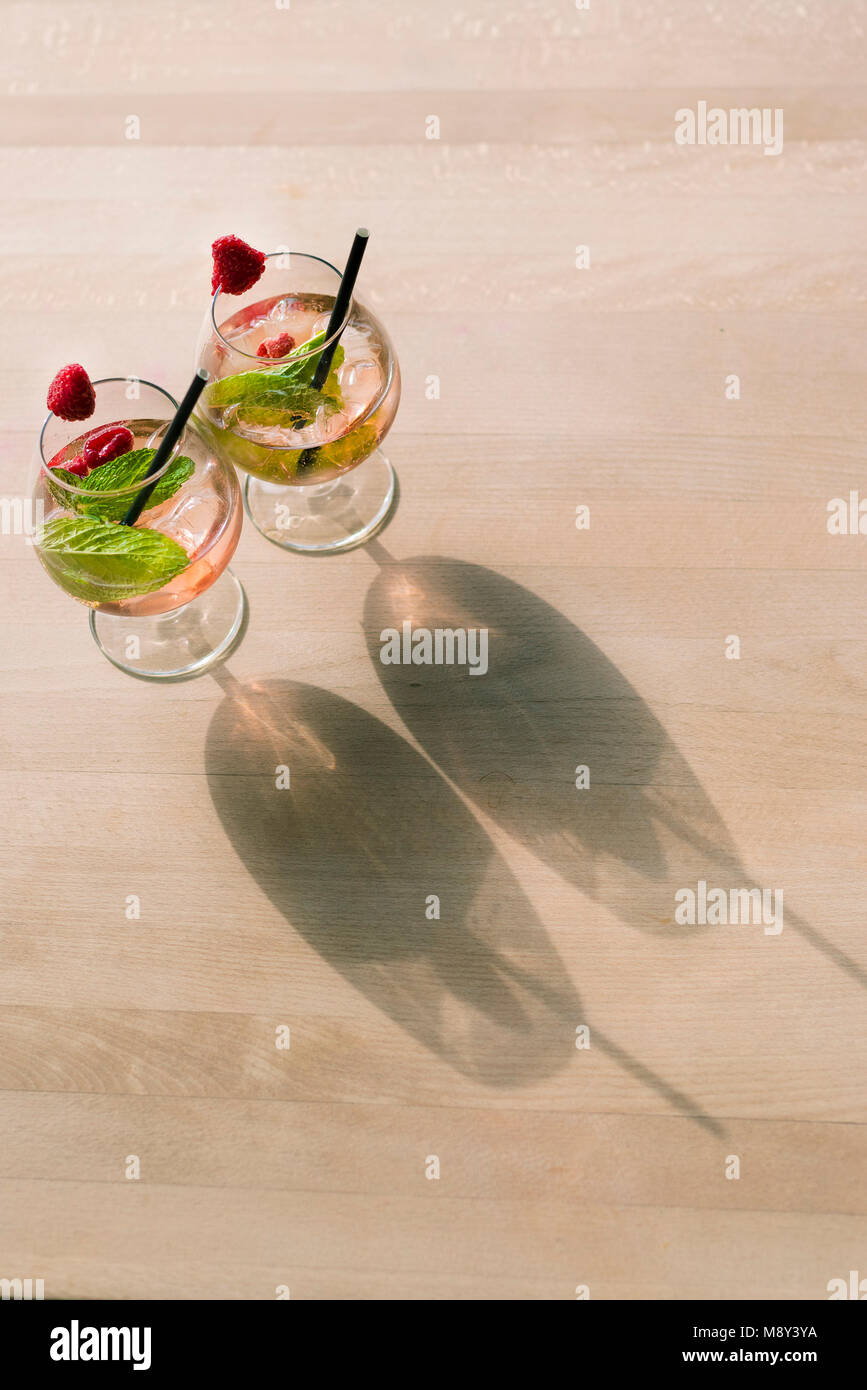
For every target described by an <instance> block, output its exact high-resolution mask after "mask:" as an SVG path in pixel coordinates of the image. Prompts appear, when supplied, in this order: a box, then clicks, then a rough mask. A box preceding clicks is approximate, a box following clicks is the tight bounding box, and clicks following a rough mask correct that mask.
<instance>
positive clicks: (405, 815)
mask: <svg viewBox="0 0 867 1390" xmlns="http://www.w3.org/2000/svg"><path fill="white" fill-rule="evenodd" d="M216 678H217V679H218V680H219V681H220V683H221V685H222V686H223V688H224V690H225V691H226V696H225V699H224V700H223V701H222V702H221V704H220V705H219V707H218V708H217V710H216V712H215V714H214V716H213V719H212V721H211V724H210V726H209V729H208V738H207V745H206V769H207V775H208V784H209V787H210V791H211V796H212V798H213V801H214V805H215V807H216V809H217V812H218V814H219V816H220V819H221V821H222V823H223V826H224V828H225V830H226V833H227V835H228V837H229V839H230V841H231V843H232V844H233V845H234V847H235V849H236V851H237V853H238V855H239V856H240V858H241V860H242V862H243V863H244V865H245V867H246V868H247V870H248V871H249V873H250V874H251V875H252V876H253V878H254V879H255V880H256V882H257V883H258V884H259V886H260V888H261V889H262V890H263V891H264V892H265V893H266V894H267V895H268V897H269V898H270V899H271V901H272V903H273V904H274V905H275V906H276V907H277V908H278V909H279V911H280V912H281V913H282V914H283V915H284V916H285V917H286V919H287V920H288V921H289V923H290V924H291V925H292V926H293V927H294V928H296V929H297V930H298V931H299V932H300V933H301V935H302V936H304V937H305V939H306V940H307V941H308V942H309V943H310V944H311V945H312V946H313V947H314V949H315V950H316V951H317V952H318V953H319V954H320V955H321V956H322V957H323V959H325V960H326V961H328V963H329V964H330V965H331V966H332V967H333V968H334V969H335V970H338V971H339V972H340V973H341V974H342V975H343V976H344V977H345V978H346V979H347V980H348V981H349V982H350V983H351V984H352V985H353V986H354V987H355V988H356V989H358V990H359V991H360V992H361V993H362V994H364V995H365V996H366V997H367V998H368V999H369V1000H370V1001H371V1002H372V1003H373V1004H375V1005H376V1006H377V1007H378V1008H379V1009H381V1010H382V1011H383V1012H384V1013H385V1014H387V1015H388V1016H389V1017H390V1018H392V1019H393V1020H394V1021H395V1022H396V1023H398V1024H399V1025H400V1026H401V1027H402V1028H404V1029H405V1030H406V1032H407V1033H408V1034H410V1035H411V1036H412V1037H414V1038H416V1039H417V1040H418V1041H419V1042H421V1043H422V1044H424V1046H426V1047H428V1048H430V1049H431V1050H432V1051H433V1052H435V1053H436V1054H438V1055H439V1056H441V1057H443V1058H444V1059H446V1060H447V1061H448V1062H450V1063H451V1064H452V1065H453V1066H454V1067H455V1068H457V1069H458V1070H459V1071H461V1072H463V1073H464V1074H466V1075H468V1076H471V1077H474V1078H477V1079H478V1080H480V1081H482V1082H484V1083H485V1084H487V1085H490V1086H497V1087H513V1086H519V1085H524V1084H528V1083H530V1082H533V1081H536V1080H538V1079H540V1078H543V1077H546V1076H549V1075H551V1074H552V1073H554V1072H556V1071H557V1070H558V1069H560V1068H561V1067H563V1066H565V1065H566V1063H567V1062H568V1061H569V1060H570V1059H572V1060H574V1056H575V1029H576V1027H577V1025H578V1024H586V1023H588V1022H589V1020H588V1018H587V1015H586V1011H585V1010H583V1008H582V1004H581V1000H580V998H579V996H578V994H577V993H576V991H575V989H574V987H573V985H572V982H571V980H570V978H569V976H568V974H567V972H566V970H565V968H564V966H563V964H562V962H561V960H560V957H559V956H558V954H557V951H556V950H555V948H554V946H553V945H552V943H551V941H550V940H549V938H548V936H547V933H546V932H545V930H544V928H543V926H542V924H541V923H540V922H539V921H538V919H537V918H536V916H535V914H534V912H533V909H532V907H531V906H530V904H529V902H528V901H527V899H526V897H525V896H524V894H523V892H522V890H521V888H520V886H519V885H518V883H517V882H516V880H515V878H514V877H513V875H512V873H511V872H510V870H509V868H508V866H507V865H506V863H505V862H504V861H503V859H502V857H501V856H500V855H499V854H498V853H497V851H496V848H495V846H494V845H493V844H492V842H491V840H490V839H489V838H488V836H487V835H486V834H485V832H484V830H483V829H482V827H481V826H480V825H479V823H478V822H477V821H476V819H475V817H474V816H473V815H471V814H470V812H469V811H468V810H467V808H466V807H465V806H464V804H463V802H462V801H461V800H460V798H459V797H457V796H456V795H455V793H454V792H453V791H452V790H451V788H450V787H449V786H448V784H447V783H446V782H445V780H444V779H443V778H442V777H441V776H440V775H439V774H438V772H437V771H436V770H435V769H434V768H433V767H431V765H430V763H428V762H427V760H426V759H424V758H422V757H421V756H420V755H419V754H418V753H416V752H415V751H414V749H412V748H411V747H410V745H409V744H408V743H407V742H406V740H405V739H403V738H401V737H399V736H398V735H397V734H395V733H393V732H392V731H391V730H390V729H389V728H387V727H386V725H384V724H383V723H381V722H380V721H379V720H378V719H375V718H373V717H372V716H371V715H369V714H367V713H366V712H365V711H364V710H362V709H360V708H359V707H358V706H356V705H353V704H351V703H349V702H348V701H346V700H343V699H341V698H339V697H338V696H336V695H332V694H329V693H328V692H326V691H323V690H319V689H316V688H315V687H312V686H306V685H303V684H300V683H295V682H288V681H276V680H275V681H263V682H255V683H250V684H243V685H242V684H240V683H239V682H237V681H235V680H234V679H233V678H232V677H231V676H229V675H228V673H226V672H222V673H219V674H218V676H217V677H216ZM280 768H288V769H289V786H288V788H285V789H281V788H278V786H277V785H276V782H277V778H278V775H279V773H278V769H280ZM284 779H285V774H284ZM431 895H436V896H437V897H438V899H439V911H440V916H439V919H438V920H437V919H429V918H428V916H427V915H426V913H427V910H428V908H427V905H428V902H429V899H430V896H431ZM593 1042H594V1045H595V1046H598V1047H600V1048H601V1049H602V1050H604V1051H605V1052H607V1053H608V1055H609V1056H611V1057H613V1058H614V1059H615V1060H616V1061H617V1062H618V1064H619V1065H621V1066H623V1067H624V1068H625V1069H626V1070H627V1071H629V1072H631V1074H632V1075H633V1076H635V1077H636V1078H637V1079H638V1080H639V1081H640V1082H641V1084H642V1085H648V1086H651V1087H653V1088H654V1089H655V1090H656V1091H657V1092H658V1093H659V1094H660V1095H661V1096H662V1097H663V1098H664V1100H665V1101H666V1102H667V1103H668V1104H671V1105H673V1106H675V1107H676V1108H677V1109H679V1110H681V1111H682V1112H684V1113H686V1114H689V1115H691V1116H692V1117H693V1118H695V1119H697V1120H698V1121H699V1122H700V1123H705V1124H707V1125H709V1126H710V1127H711V1128H714V1129H716V1128H717V1127H716V1125H715V1123H714V1122H713V1121H711V1120H708V1119H707V1118H706V1117H704V1116H702V1115H701V1114H700V1111H699V1107H698V1106H697V1105H696V1104H695V1103H694V1102H693V1101H692V1100H691V1099H690V1098H689V1097H688V1096H685V1095H683V1094H682V1093H681V1092H679V1091H678V1090H677V1089H676V1088H674V1087H672V1086H671V1085H669V1084H668V1083H667V1082H666V1081H665V1080H664V1079H663V1078H661V1077H659V1076H657V1075H656V1074H655V1073H653V1072H652V1071H651V1070H649V1069H648V1068H647V1067H645V1066H644V1065H643V1064H642V1063H641V1062H639V1061H638V1060H637V1059H635V1058H633V1057H631V1056H630V1055H629V1054H628V1053H627V1052H625V1051H624V1050H623V1049H622V1048H619V1047H618V1046H617V1045H616V1044H615V1043H613V1042H611V1041H609V1040H608V1039H607V1038H605V1037H604V1036H603V1035H601V1034H600V1033H599V1032H598V1031H597V1030H595V1029H594V1031H593Z"/></svg>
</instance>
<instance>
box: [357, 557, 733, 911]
mask: <svg viewBox="0 0 867 1390" xmlns="http://www.w3.org/2000/svg"><path fill="white" fill-rule="evenodd" d="M407 620H408V621H409V622H411V624H412V625H413V627H422V628H428V629H430V630H431V631H433V630H435V629H436V628H487V630H488V633H489V637H488V660H489V669H488V671H487V673H486V674H480V675H478V676H473V675H470V674H469V670H468V668H467V667H458V666H455V665H445V664H443V665H439V666H437V665H432V666H422V667H419V666H413V665H403V664H400V665H384V664H383V663H382V661H381V659H380V658H381V649H382V642H381V634H382V633H383V631H384V630H385V629H387V628H393V629H398V630H401V628H402V625H403V623H404V622H405V621H407ZM364 621H365V630H366V637H367V643H368V649H369V652H370V656H371V660H372V661H373V663H374V666H375V668H376V671H377V674H378V675H379V678H380V680H381V681H382V683H383V686H384V688H385V690H386V693H387V695H388V697H389V699H390V700H391V702H392V704H393V706H394V708H395V710H396V711H397V713H398V714H399V715H400V717H401V719H402V720H403V722H404V724H405V725H406V727H407V728H408V729H409V730H410V732H411V733H412V734H413V735H414V736H415V737H416V738H417V739H418V741H419V743H420V744H421V746H422V747H423V748H424V749H425V751H426V752H427V753H428V754H429V755H430V757H431V759H432V760H433V761H434V762H435V763H436V764H437V766H438V767H439V768H441V770H442V771H443V772H445V773H446V775H447V776H448V777H450V778H451V779H452V781H453V782H454V783H455V784H456V785H457V786H458V787H459V788H460V790H461V791H462V792H463V793H464V794H465V795H466V796H468V797H469V798H470V799H471V800H473V801H475V802H476V803H477V804H478V805H479V807H480V808H481V809H483V810H484V811H486V812H487V813H488V814H489V815H491V816H492V817H493V818H494V819H495V820H496V821H497V822H498V823H499V824H500V825H502V826H503V828H504V829H505V830H507V831H508V832H509V834H511V835H514V836H515V838H516V839H518V840H519V841H521V842H522V843H523V844H525V845H526V846H527V847H528V848H529V849H531V850H532V851H533V853H535V854H536V855H538V857H539V858H540V859H542V860H544V861H545V862H546V863H548V864H549V865H550V866H551V867H552V868H554V869H555V870H556V871H557V872H558V873H559V874H561V875H562V877H563V878H565V879H566V880H567V881H569V882H570V883H573V884H574V885H575V886H576V887H577V888H579V889H580V890H581V891H582V892H583V893H585V894H587V895H588V896H589V897H591V898H593V899H594V900H597V901H600V902H603V903H604V904H605V906H606V907H607V908H609V909H610V910H611V911H612V912H614V913H616V914H617V916H618V917H620V918H621V919H622V920H623V921H625V922H629V923H630V924H634V925H638V926H641V927H643V928H645V929H649V930H654V929H657V930H659V931H663V930H664V929H666V928H667V927H670V926H671V923H672V921H673V911H674V899H673V895H674V887H673V885H672V883H671V881H670V872H671V870H672V868H674V869H676V873H677V883H678V885H689V883H690V882H693V883H694V882H695V881H696V880H697V879H698V878H699V877H701V876H702V875H703V874H704V873H706V871H707V866H708V853H709V851H710V850H712V852H713V854H714V856H715V857H716V858H717V860H718V862H722V861H725V860H726V859H727V858H728V859H733V848H732V846H731V843H730V841H729V837H728V833H727V831H726V828H725V825H724V823H723V822H722V820H721V819H720V817H719V815H718V814H717V813H716V811H715V810H714V807H713V806H712V804H711V803H710V801H709V800H708V798H707V796H706V795H705V793H704V791H703V790H702V787H701V785H700V783H699V782H698V781H697V779H696V778H695V777H694V776H693V774H692V772H691V771H690V769H689V767H688V766H687V764H686V763H685V762H684V760H683V758H681V757H680V755H679V754H678V752H677V749H676V748H675V747H674V745H673V744H672V742H671V740H670V739H669V737H668V735H667V734H666V732H665V729H664V728H663V726H662V725H661V724H660V723H659V721H658V719H657V718H656V717H655V715H654V714H653V713H652V712H651V710H650V709H649V707H648V705H647V704H646V703H645V701H644V700H643V699H642V698H641V696H640V695H639V694H638V692H637V691H636V690H635V689H634V688H633V687H632V686H631V685H630V684H629V682H628V681H627V680H626V678H625V677H624V676H623V675H622V674H621V672H620V671H619V670H618V669H617V667H616V666H614V665H613V664H612V662H611V661H609V659H608V658H607V657H606V656H605V655H604V653H603V652H602V651H600V649H599V648H598V647H597V646H596V645H595V644H594V643H593V642H591V641H590V639H589V638H588V637H585V636H584V634H583V633H582V632H580V631H579V630H578V629H577V628H576V627H574V625H573V624H572V623H570V622H569V621H568V620H567V619H566V618H564V617H563V615H562V613H559V612H558V611H557V610H556V609H554V608H552V607H551V606H550V605H549V604H547V603H545V602H544V601H543V600H542V599H539V598H537V597H536V595H535V594H532V593H530V592H529V591H528V590H527V589H524V588H522V587H521V586H520V585H518V584H515V583H513V582H512V581H511V580H508V579H505V578H503V576H502V575H499V574H495V573H494V572H493V571H491V570H487V569H483V568H481V567H480V566H477V565H470V564H465V563H463V562H462V561H457V560H443V559H437V558H424V559H418V560H409V561H406V562H395V563H393V564H390V565H386V566H384V567H383V568H382V570H381V571H380V573H379V575H378V576H377V578H376V580H375V582H374V583H373V585H372V586H371V588H370V591H369V594H368V598H367V603H366V607H365V614H364ZM581 766H586V767H587V768H589V775H590V787H589V788H587V789H584V790H580V789H577V788H576V773H577V769H578V768H579V767H581Z"/></svg>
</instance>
